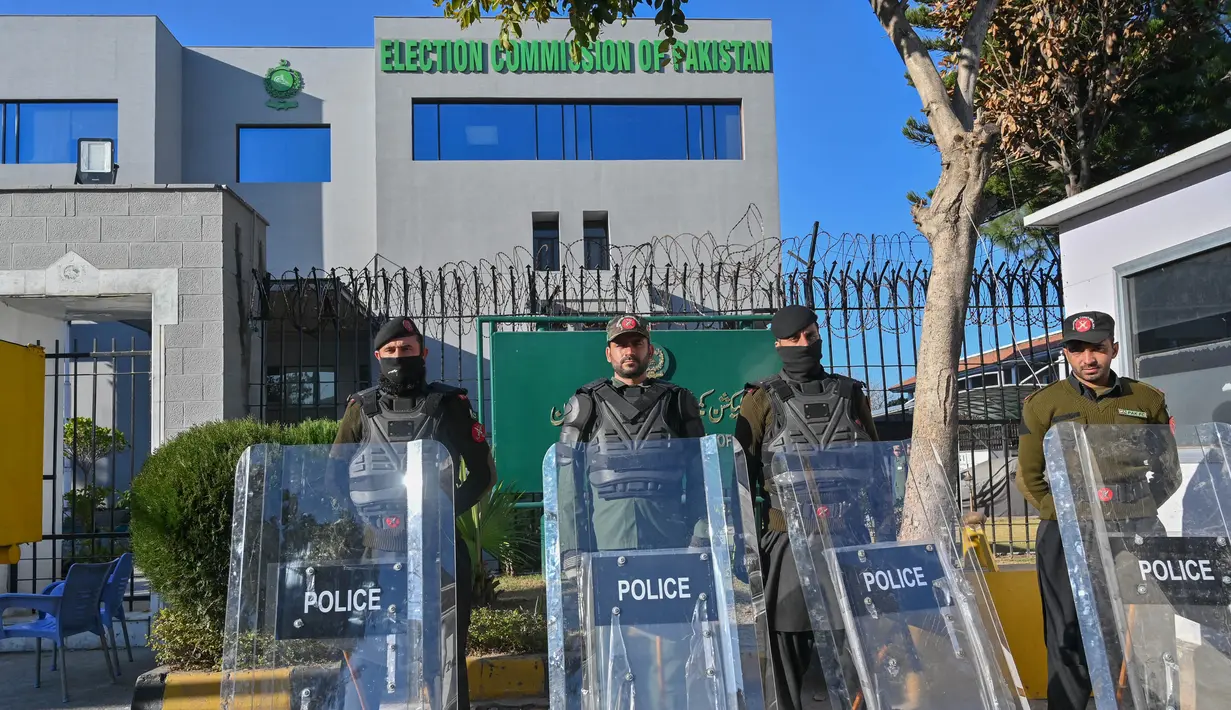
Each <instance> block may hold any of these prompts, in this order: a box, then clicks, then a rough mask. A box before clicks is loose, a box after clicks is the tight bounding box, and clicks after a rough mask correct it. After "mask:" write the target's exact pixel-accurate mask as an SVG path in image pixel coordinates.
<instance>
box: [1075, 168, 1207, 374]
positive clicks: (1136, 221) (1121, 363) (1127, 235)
mask: <svg viewBox="0 0 1231 710" xmlns="http://www.w3.org/2000/svg"><path fill="white" fill-rule="evenodd" d="M1228 228H1231V160H1226V161H1223V162H1220V163H1215V164H1213V165H1210V166H1208V167H1206V168H1202V169H1200V170H1197V171H1195V172H1193V173H1190V174H1188V175H1185V176H1184V177H1181V178H1177V179H1175V180H1172V181H1170V182H1167V183H1165V184H1163V185H1159V186H1157V187H1154V188H1151V189H1149V190H1146V191H1143V192H1142V193H1139V194H1137V195H1134V196H1133V197H1131V198H1129V199H1125V200H1121V201H1119V202H1116V203H1113V204H1111V205H1108V206H1107V207H1104V208H1101V209H1099V210H1095V211H1093V212H1091V213H1089V214H1085V215H1082V216H1081V217H1080V218H1078V219H1074V220H1073V221H1071V222H1068V223H1065V224H1063V225H1061V228H1060V259H1061V266H1062V270H1063V274H1064V306H1065V311H1066V312H1068V313H1075V312H1078V311H1086V310H1098V311H1103V312H1106V313H1110V314H1112V315H1113V316H1115V318H1116V323H1117V331H1118V332H1117V334H1118V335H1119V337H1120V340H1121V341H1122V342H1123V341H1124V339H1125V338H1126V333H1125V332H1124V331H1123V330H1122V329H1120V328H1119V326H1120V325H1121V324H1123V323H1125V321H1126V316H1127V314H1125V313H1123V312H1121V309H1120V304H1119V303H1118V294H1117V290H1116V280H1117V277H1116V275H1115V269H1116V267H1117V266H1120V265H1123V264H1127V263H1128V262H1132V261H1134V260H1137V259H1141V258H1143V257H1146V256H1149V255H1151V254H1155V253H1158V252H1164V251H1166V250H1169V249H1175V248H1176V247H1178V246H1180V245H1183V244H1185V243H1186V242H1190V241H1192V240H1195V239H1200V238H1202V237H1205V236H1206V235H1210V234H1213V233H1215V232H1218V231H1220V230H1224V229H1228ZM1124 350H1125V348H1123V346H1122V347H1121V355H1120V357H1119V358H1117V360H1116V362H1115V364H1114V367H1115V369H1116V371H1117V372H1122V373H1125V374H1131V373H1132V369H1131V367H1130V365H1131V363H1130V362H1129V360H1128V353H1126V352H1124Z"/></svg>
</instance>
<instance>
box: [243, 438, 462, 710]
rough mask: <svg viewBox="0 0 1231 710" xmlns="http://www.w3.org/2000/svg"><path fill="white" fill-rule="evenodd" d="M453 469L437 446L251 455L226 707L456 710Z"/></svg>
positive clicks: (260, 449) (269, 449)
mask: <svg viewBox="0 0 1231 710" xmlns="http://www.w3.org/2000/svg"><path fill="white" fill-rule="evenodd" d="M453 470H454V469H453V459H452V457H451V456H450V454H449V452H448V451H447V450H446V449H445V448H444V447H443V446H442V445H441V444H440V443H438V442H435V441H430V440H425V441H414V442H407V443H397V444H356V445H339V446H281V445H277V444H262V445H259V446H253V447H250V448H248V449H247V450H246V451H244V453H243V455H242V456H241V458H240V461H239V465H238V466H237V467H236V472H235V474H236V475H235V509H234V517H233V520H232V538H231V569H230V578H229V581H228V594H227V610H226V621H225V629H224V632H223V668H222V670H223V682H222V707H223V708H227V709H228V710H241V709H249V708H252V709H255V708H260V707H266V706H268V704H269V702H270V699H271V698H276V697H286V696H287V695H288V694H289V696H290V697H291V698H292V701H293V702H292V707H295V708H300V709H308V708H310V709H311V710H374V709H375V708H421V709H428V708H430V709H432V710H437V709H440V710H449V709H451V708H455V707H456V706H457V690H456V680H455V678H456V667H457V664H458V663H461V662H464V659H458V658H455V657H454V656H455V640H454V635H455V632H456V622H455V613H456V609H455V588H454V584H455V579H456V576H455V564H456V560H455V553H454V525H455V521H454V516H453V487H454V475H453Z"/></svg>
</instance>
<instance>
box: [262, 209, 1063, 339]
mask: <svg viewBox="0 0 1231 710" xmlns="http://www.w3.org/2000/svg"><path fill="white" fill-rule="evenodd" d="M587 250H589V252H590V253H589V254H587ZM979 255H980V260H979V262H978V263H977V265H976V268H975V270H974V272H973V274H972V277H971V292H970V307H969V309H968V312H967V322H968V323H969V324H970V325H980V326H986V325H993V326H999V325H1009V326H1013V325H1020V326H1025V327H1027V328H1038V327H1046V326H1047V325H1048V324H1054V323H1055V322H1056V321H1057V320H1058V317H1057V314H1058V312H1059V309H1060V307H1061V293H1060V278H1059V269H1058V265H1056V264H1054V263H1050V262H1037V263H1036V262H1031V261H1028V260H1022V259H1016V258H1014V257H1013V255H1006V254H998V253H995V252H994V250H992V249H990V248H988V247H986V246H983V247H981V248H980V250H979ZM604 257H605V259H606V263H601V260H602V259H603V258H604ZM554 261H555V260H553V262H554ZM547 265H550V266H553V267H556V268H553V269H550V270H547V269H539V268H536V266H540V267H541V266H547ZM595 266H601V267H605V268H592V267H595ZM929 267H930V251H929V250H928V249H927V242H926V240H924V239H923V238H922V237H921V236H919V235H910V234H908V233H906V232H902V233H899V234H897V235H888V236H885V235H861V234H841V235H838V236H834V235H831V234H829V233H827V232H824V231H822V230H820V229H819V226H818V227H817V228H816V229H814V230H813V231H812V232H810V233H809V234H806V235H803V236H798V237H790V238H786V239H780V238H777V237H772V236H766V235H765V233H764V226H763V222H762V219H761V214H760V211H759V210H758V209H757V208H756V206H755V205H750V206H749V208H748V210H747V211H746V213H745V214H744V216H743V218H742V219H741V220H740V221H739V222H738V223H737V224H736V226H735V227H733V228H732V229H731V230H730V231H729V232H728V234H727V235H726V237H725V238H721V239H720V238H718V237H715V236H714V235H713V234H712V233H709V232H706V233H703V234H700V235H695V234H678V235H669V236H667V235H664V236H656V237H653V238H651V239H649V240H647V241H645V242H643V243H641V244H637V245H631V246H626V245H611V246H610V247H609V248H608V249H606V250H605V251H604V250H602V249H597V248H596V246H595V245H594V244H593V243H591V244H589V245H588V244H587V242H586V240H584V239H579V240H576V241H573V242H569V243H563V242H562V243H560V248H559V256H558V263H552V262H548V263H546V264H544V263H542V260H540V263H538V264H536V261H535V259H534V254H533V253H532V251H531V250H529V249H526V248H524V247H520V246H519V247H516V248H514V249H513V250H511V251H509V252H500V253H498V254H495V255H493V256H492V257H490V258H484V259H480V260H478V261H477V262H469V261H456V262H450V263H447V264H443V265H440V266H438V267H436V268H434V269H429V268H424V267H416V268H406V267H403V266H400V265H398V264H395V263H393V262H391V261H389V260H387V259H385V258H383V257H381V256H377V257H376V258H375V259H373V261H372V262H370V263H369V264H368V265H367V266H366V267H364V268H362V269H327V270H326V269H319V268H313V269H310V270H308V271H306V272H302V271H300V270H298V269H295V270H292V271H288V272H286V273H284V274H282V275H279V276H275V275H272V274H257V277H258V278H257V279H256V285H255V287H254V289H253V293H252V297H251V300H250V306H251V309H252V316H253V318H254V319H258V320H269V319H283V320H285V321H288V322H289V324H290V326H291V327H293V328H296V329H299V330H309V331H310V330H314V329H316V328H319V327H320V325H321V322H322V321H329V320H353V321H363V320H366V321H369V322H371V323H376V322H378V321H381V320H383V319H386V318H389V317H394V316H398V315H406V314H408V315H411V316H413V317H415V318H417V319H420V320H423V321H426V322H435V324H436V326H437V327H438V328H439V329H440V330H441V331H442V332H450V333H453V334H458V335H462V334H467V333H470V332H472V331H473V329H474V324H475V319H476V318H477V317H478V316H481V315H582V314H613V313H619V312H634V313H640V314H647V315H649V314H656V315H722V314H749V313H769V312H772V311H774V310H776V309H778V308H781V307H782V306H785V305H787V304H792V303H796V304H803V305H808V306H810V307H813V308H815V309H816V310H817V311H818V313H819V314H820V317H821V322H822V324H823V325H824V326H825V327H826V328H828V329H829V330H830V332H831V334H832V335H834V336H835V337H839V338H854V337H858V336H860V335H861V334H864V333H868V332H872V331H880V332H882V333H885V334H896V335H900V334H903V333H905V332H907V331H909V330H911V329H913V328H918V327H920V326H921V325H922V318H923V307H924V303H925V297H926V289H927V282H928V278H929V274H930V268H929Z"/></svg>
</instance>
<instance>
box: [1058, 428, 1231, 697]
mask: <svg viewBox="0 0 1231 710" xmlns="http://www.w3.org/2000/svg"><path fill="white" fill-rule="evenodd" d="M1121 411H1123V410H1121ZM1043 447H1044V451H1045V453H1046V457H1047V476H1048V483H1049V485H1050V487H1051V493H1052V497H1053V499H1054V501H1055V504H1056V519H1057V522H1058V523H1059V528H1060V535H1061V538H1062V540H1063V544H1064V555H1065V564H1066V566H1067V567H1068V571H1069V583H1070V585H1071V586H1072V588H1073V594H1074V598H1075V599H1076V601H1077V614H1078V617H1079V619H1080V622H1081V634H1082V642H1083V644H1084V646H1085V650H1086V660H1087V663H1088V664H1089V667H1090V680H1091V684H1092V685H1093V687H1094V697H1095V700H1096V702H1097V705H1098V707H1099V708H1100V710H1107V709H1109V708H1134V709H1137V710H1144V709H1146V708H1150V709H1153V708H1165V709H1166V710H1195V709H1197V708H1225V707H1227V704H1228V702H1231V700H1228V698H1231V546H1229V545H1228V540H1229V539H1231V527H1229V524H1228V520H1229V518H1231V467H1229V465H1228V458H1227V456H1228V454H1229V453H1231V425H1228V424H1220V423H1215V424H1202V425H1199V426H1188V427H1176V428H1175V430H1174V431H1173V430H1172V428H1171V427H1169V426H1167V425H1161V426H1157V425H1118V426H1111V425H1106V426H1093V425H1091V426H1081V425H1078V424H1076V423H1072V422H1065V423H1062V424H1057V425H1056V426H1054V427H1052V429H1051V430H1050V431H1049V432H1048V433H1047V436H1046V438H1045V439H1044V443H1043Z"/></svg>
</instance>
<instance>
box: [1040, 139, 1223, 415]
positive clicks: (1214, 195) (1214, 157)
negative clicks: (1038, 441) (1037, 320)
mask: <svg viewBox="0 0 1231 710" xmlns="http://www.w3.org/2000/svg"><path fill="white" fill-rule="evenodd" d="M1026 225H1027V226H1031V227H1052V228H1056V229H1058V230H1059V233H1060V257H1061V268H1062V270H1063V281H1064V304H1065V310H1066V311H1067V312H1068V313H1075V312H1078V311H1085V310H1099V311H1104V312H1106V313H1110V314H1112V315H1113V316H1114V317H1115V319H1116V335H1117V339H1118V340H1119V342H1120V355H1119V357H1118V358H1117V359H1116V362H1115V365H1114V367H1115V370H1116V372H1118V373H1121V374H1124V375H1127V376H1129V377H1134V378H1138V379H1141V380H1144V381H1146V382H1148V383H1150V384H1153V385H1154V386H1156V387H1158V388H1159V389H1161V390H1163V391H1164V392H1166V394H1167V404H1168V409H1169V410H1170V412H1171V414H1172V416H1174V417H1175V420H1176V423H1177V424H1188V425H1194V424H1199V423H1203V422H1211V421H1221V422H1228V423H1231V131H1227V132H1225V133H1221V134H1219V135H1217V136H1214V137H1213V138H1210V139H1208V140H1205V141H1202V142H1201V143H1198V144H1196V145H1194V146H1191V147H1189V148H1186V149H1184V150H1181V151H1179V152H1177V153H1175V154H1173V155H1170V156H1168V157H1166V158H1163V159H1161V160H1158V161H1155V162H1153V163H1150V164H1149V165H1146V166H1144V167H1142V168H1140V169H1138V170H1134V171H1133V172H1130V173H1128V174H1125V175H1122V176H1120V177H1118V178H1116V179H1115V180H1111V181H1109V182H1106V183H1104V184H1102V185H1098V186H1096V187H1094V188H1091V189H1089V190H1087V191H1085V192H1083V193H1081V194H1079V195H1075V196H1073V197H1070V198H1068V199H1066V200H1062V201H1061V202H1058V203H1056V204H1054V205H1052V206H1050V207H1047V208H1046V209H1042V210H1039V211H1037V212H1035V213H1034V214H1032V215H1030V216H1029V217H1028V218H1027V219H1026Z"/></svg>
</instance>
